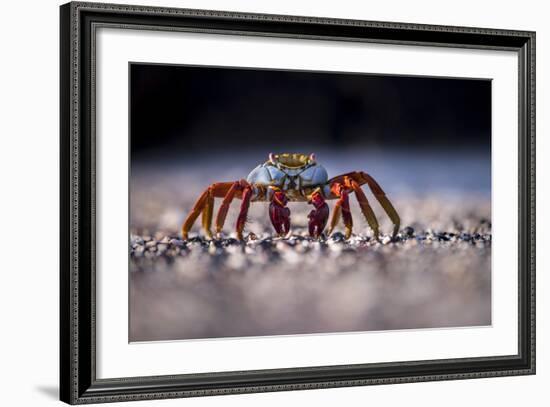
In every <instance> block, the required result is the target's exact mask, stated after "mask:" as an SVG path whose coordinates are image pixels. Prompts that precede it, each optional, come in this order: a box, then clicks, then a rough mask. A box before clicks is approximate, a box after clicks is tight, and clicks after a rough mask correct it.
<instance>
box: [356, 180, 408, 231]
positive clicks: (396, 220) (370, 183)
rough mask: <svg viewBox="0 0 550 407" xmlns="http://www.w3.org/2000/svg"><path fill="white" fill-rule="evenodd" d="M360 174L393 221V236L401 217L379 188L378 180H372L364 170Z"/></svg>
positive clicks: (397, 229)
mask: <svg viewBox="0 0 550 407" xmlns="http://www.w3.org/2000/svg"><path fill="white" fill-rule="evenodd" d="M361 175H362V176H363V178H364V179H365V180H366V182H367V184H368V186H369V188H370V190H371V191H372V193H373V194H374V196H375V197H376V199H378V202H380V205H381V206H382V208H384V211H386V213H387V215H388V217H389V218H390V219H391V221H392V223H393V234H392V236H393V237H395V236H396V235H397V232H398V231H399V226H400V224H401V219H400V218H399V215H398V214H397V211H396V210H395V208H394V207H393V205H392V204H391V202H390V200H389V199H388V198H387V197H386V194H385V192H384V191H383V190H382V188H380V185H378V182H376V181H375V180H374V178H372V177H371V176H370V175H369V174H367V173H365V172H361Z"/></svg>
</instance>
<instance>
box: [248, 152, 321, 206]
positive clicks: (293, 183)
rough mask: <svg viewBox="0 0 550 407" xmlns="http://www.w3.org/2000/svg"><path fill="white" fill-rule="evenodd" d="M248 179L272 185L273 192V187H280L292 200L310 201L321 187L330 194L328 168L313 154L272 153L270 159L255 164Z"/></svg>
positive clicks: (262, 185)
mask: <svg viewBox="0 0 550 407" xmlns="http://www.w3.org/2000/svg"><path fill="white" fill-rule="evenodd" d="M246 180H247V181H248V182H249V183H250V184H252V185H254V186H257V187H266V188H267V187H272V188H270V189H268V191H270V194H272V189H273V188H275V189H280V190H282V191H284V192H285V194H286V196H287V198H288V199H289V201H302V202H303V201H307V200H308V199H309V196H310V195H311V193H312V192H313V191H315V190H316V189H318V188H319V189H320V190H321V192H322V193H323V195H325V196H328V195H329V194H330V186H329V185H328V184H327V182H328V174H327V171H326V170H325V168H324V167H323V166H322V165H321V164H318V163H317V162H316V161H315V156H314V155H313V154H311V155H309V156H308V155H305V154H278V155H274V154H270V155H269V160H268V161H266V162H265V163H263V164H260V165H258V166H257V167H256V168H254V169H253V170H252V171H251V172H250V174H248V177H247V178H246ZM265 198H267V200H270V199H271V197H270V196H266V197H265Z"/></svg>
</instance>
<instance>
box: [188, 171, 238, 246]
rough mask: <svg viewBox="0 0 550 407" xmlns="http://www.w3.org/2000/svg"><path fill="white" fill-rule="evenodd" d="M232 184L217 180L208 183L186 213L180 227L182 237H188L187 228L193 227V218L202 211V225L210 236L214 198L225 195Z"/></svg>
mask: <svg viewBox="0 0 550 407" xmlns="http://www.w3.org/2000/svg"><path fill="white" fill-rule="evenodd" d="M232 185H233V182H218V183H215V184H212V185H210V186H209V187H208V188H207V189H206V190H205V191H204V192H203V193H202V194H201V195H200V197H199V199H197V202H195V205H194V206H193V209H192V210H191V212H190V213H189V215H187V218H186V219H185V221H184V223H183V225H182V228H181V234H182V237H183V239H187V238H188V234H189V230H191V228H192V227H193V224H194V223H195V220H196V219H197V217H198V216H199V215H200V214H201V212H202V225H203V227H204V228H205V229H206V233H207V234H208V236H209V237H211V236H212V233H211V232H210V225H211V223H212V210H213V207H214V198H222V197H224V196H225V194H226V193H227V191H228V190H229V188H230V187H231V186H232Z"/></svg>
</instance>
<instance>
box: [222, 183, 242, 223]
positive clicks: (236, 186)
mask: <svg viewBox="0 0 550 407" xmlns="http://www.w3.org/2000/svg"><path fill="white" fill-rule="evenodd" d="M239 188H240V183H239V181H236V182H234V183H233V185H231V188H229V191H227V193H226V194H225V197H224V198H223V201H222V204H221V206H220V209H218V215H217V216H216V234H220V233H221V231H222V229H223V224H224V223H225V218H226V217H227V212H228V211H229V205H230V204H231V202H232V201H233V198H234V197H235V194H236V193H237V191H238V190H239Z"/></svg>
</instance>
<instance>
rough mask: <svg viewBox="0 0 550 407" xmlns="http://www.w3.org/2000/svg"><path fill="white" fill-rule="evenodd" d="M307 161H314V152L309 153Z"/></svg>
mask: <svg viewBox="0 0 550 407" xmlns="http://www.w3.org/2000/svg"><path fill="white" fill-rule="evenodd" d="M309 161H311V162H315V153H311V154H310V155H309Z"/></svg>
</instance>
